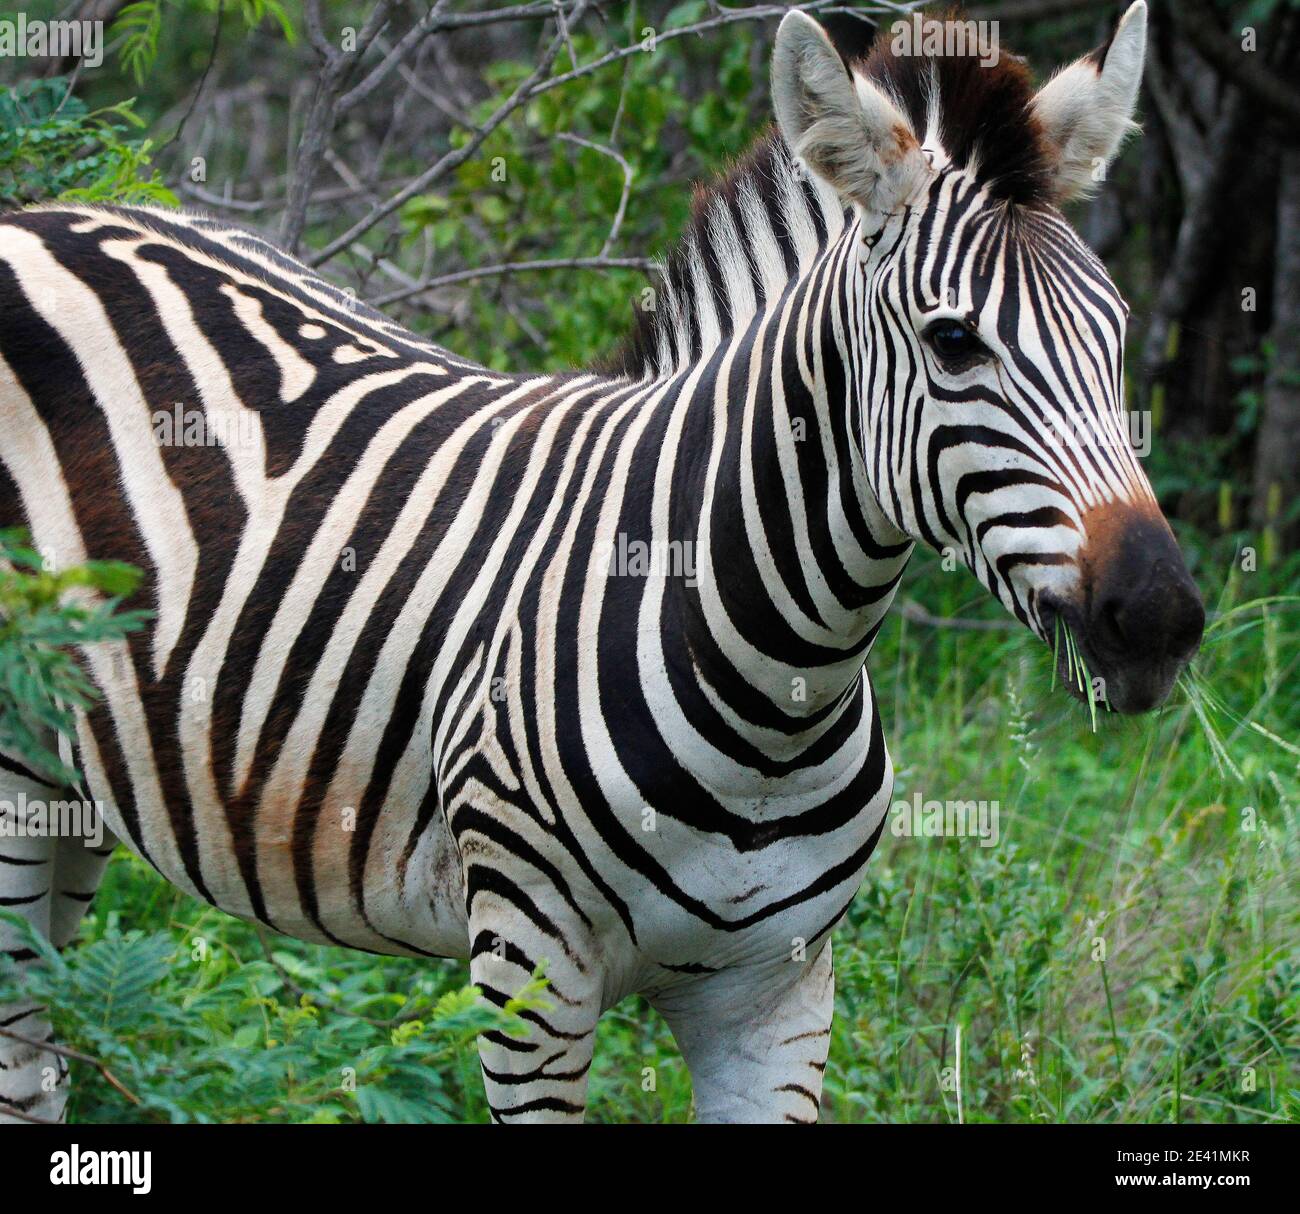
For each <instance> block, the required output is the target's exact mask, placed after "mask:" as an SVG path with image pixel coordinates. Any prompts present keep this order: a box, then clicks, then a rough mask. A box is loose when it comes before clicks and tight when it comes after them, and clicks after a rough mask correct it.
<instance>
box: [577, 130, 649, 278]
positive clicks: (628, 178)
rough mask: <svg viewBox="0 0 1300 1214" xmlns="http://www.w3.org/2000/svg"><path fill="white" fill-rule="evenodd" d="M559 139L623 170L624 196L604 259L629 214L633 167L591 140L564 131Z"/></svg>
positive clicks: (613, 224) (602, 255)
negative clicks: (628, 203)
mask: <svg viewBox="0 0 1300 1214" xmlns="http://www.w3.org/2000/svg"><path fill="white" fill-rule="evenodd" d="M559 138H560V139H562V140H563V141H564V142H565V143H576V144H577V145H578V146H579V147H583V148H590V149H591V150H592V151H593V152H599V153H600V154H601V155H602V156H608V157H610V159H611V160H614V161H617V163H618V164H619V166H620V167H621V168H622V170H623V196H622V197H621V198H620V199H619V200H618V210H617V211H616V212H615V214H614V222H613V223H612V224H610V227H609V235H608V236H606V237H605V243H604V244H603V245H601V246H600V256H601V257H604V256H605V255H606V254H608V252H609V251H610V249H611V248H612V247H613V245H614V241H616V240H617V239H618V233H619V229H620V228H622V226H623V216H624V215H626V214H627V200H628V198H629V196H630V195H631V193H632V177H633V172H632V166H631V165H630V164H628V162H627V159H626V158H625V157H624V156H622V155H621V154H620V153H618V152H616V151H615V150H614V149H613V148H607V147H605V146H603V145H602V144H599V143H593V142H592V141H591V140H590V139H584V138H583V137H582V136H581V135H573V134H570V133H569V132H568V131H562V132H561V133H560V135H559Z"/></svg>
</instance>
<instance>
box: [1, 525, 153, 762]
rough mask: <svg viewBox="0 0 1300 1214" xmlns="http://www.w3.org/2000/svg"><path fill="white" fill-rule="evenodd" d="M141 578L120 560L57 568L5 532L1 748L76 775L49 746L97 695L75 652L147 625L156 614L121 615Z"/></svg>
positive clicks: (19, 534)
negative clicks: (52, 735)
mask: <svg viewBox="0 0 1300 1214" xmlns="http://www.w3.org/2000/svg"><path fill="white" fill-rule="evenodd" d="M139 579H140V574H139V570H137V569H135V568H133V567H132V566H130V565H124V564H123V563H122V562H120V561H88V562H86V563H85V564H83V565H76V566H74V567H73V568H71V569H62V570H58V571H57V572H56V571H52V570H50V569H47V568H46V567H45V562H44V561H43V559H42V557H41V555H40V554H39V553H37V552H34V551H33V550H32V549H31V548H29V547H27V541H26V536H25V534H24V533H23V532H21V531H0V746H3V747H5V748H6V749H9V750H11V751H17V752H19V753H20V754H22V755H25V756H26V757H27V759H28V760H29V761H30V762H31V763H32V764H33V766H35V767H36V769H37V770H38V771H43V772H49V773H50V774H51V775H57V776H58V777H59V778H61V779H64V780H68V781H71V780H75V779H76V778H77V773H76V772H74V771H72V770H71V769H70V768H68V767H67V766H65V765H64V763H63V762H62V760H60V758H59V756H58V755H57V754H55V753H54V752H53V751H51V750H50V749H49V747H48V746H47V745H46V741H45V739H46V738H48V736H49V734H48V732H47V731H49V730H54V731H57V732H60V733H64V734H72V733H73V732H74V723H73V715H72V710H73V709H76V708H82V709H85V708H89V707H90V706H91V704H92V702H93V701H94V699H95V698H96V692H95V688H94V686H93V685H92V684H91V682H90V680H89V679H88V678H87V677H86V674H85V672H84V671H83V670H82V669H81V667H80V666H79V665H78V664H77V661H76V659H75V658H74V657H73V656H72V654H71V653H70V652H69V649H70V647H72V646H74V645H90V644H95V643H97V642H103V641H115V640H120V639H121V638H122V637H124V636H125V635H126V634H127V633H129V632H133V631H134V630H135V629H137V628H139V627H141V626H142V625H143V624H144V622H145V621H146V620H147V619H149V617H150V616H151V614H152V613H151V612H148V611H127V612H119V611H118V606H119V604H120V603H121V601H122V600H123V599H124V598H125V597H126V596H128V595H129V594H130V593H131V592H132V591H133V590H134V589H135V587H136V585H137V584H138V582H139ZM98 595H107V596H108V597H107V598H106V599H102V598H97V596H98Z"/></svg>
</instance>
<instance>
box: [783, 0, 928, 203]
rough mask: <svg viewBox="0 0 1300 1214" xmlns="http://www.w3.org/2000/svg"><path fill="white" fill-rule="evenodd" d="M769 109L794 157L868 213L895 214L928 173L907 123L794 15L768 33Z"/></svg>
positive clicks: (820, 33)
mask: <svg viewBox="0 0 1300 1214" xmlns="http://www.w3.org/2000/svg"><path fill="white" fill-rule="evenodd" d="M772 107H773V109H774V110H775V111H776V121H777V125H778V126H779V127H780V128H781V134H782V135H783V136H784V137H785V141H786V143H787V144H789V146H790V150H791V152H793V153H794V155H795V157H796V158H797V159H799V160H801V161H803V163H804V164H805V165H807V167H808V168H809V169H810V170H811V171H812V172H813V173H815V174H816V175H817V176H818V177H820V178H821V179H822V180H823V181H825V182H826V183H827V184H829V185H831V186H832V187H834V189H835V190H836V191H837V192H838V193H839V195H840V197H841V198H843V199H844V200H845V201H847V202H854V203H857V204H858V206H860V207H862V208H863V210H865V211H867V212H868V213H872V214H874V215H877V216H884V215H888V214H890V213H892V212H893V211H895V210H897V209H898V208H899V207H900V206H901V205H903V204H904V203H905V202H907V201H908V199H909V198H911V196H912V194H913V193H914V192H915V191H916V189H917V187H918V186H919V185H920V184H921V182H922V180H923V179H924V178H925V176H926V175H927V173H928V171H929V162H928V161H927V159H926V157H925V156H924V154H923V153H922V152H921V148H920V145H919V144H918V143H917V140H916V136H915V135H914V134H913V132H912V129H911V127H910V126H909V125H908V122H907V119H906V118H904V117H903V115H902V114H901V113H900V112H899V111H898V109H897V108H896V107H895V106H894V104H893V103H892V102H891V101H890V100H889V98H888V97H886V96H885V94H884V93H883V92H881V91H880V89H878V88H877V87H876V86H875V85H874V84H872V83H871V81H869V80H865V79H863V77H861V76H859V75H856V74H855V73H852V72H850V71H849V69H848V67H847V66H845V63H844V60H843V59H841V58H840V55H839V52H838V51H837V50H836V49H835V47H834V46H833V45H832V44H831V40H830V39H829V38H828V37H827V36H826V32H825V31H824V30H823V29H822V27H821V26H820V25H818V24H817V22H816V21H814V20H813V19H812V18H811V17H809V16H808V15H807V14H806V13H801V12H799V11H797V10H792V11H791V12H789V13H787V14H786V15H785V17H784V18H783V19H782V21H781V25H780V28H779V29H778V30H777V31H776V46H775V47H774V49H773V51H772Z"/></svg>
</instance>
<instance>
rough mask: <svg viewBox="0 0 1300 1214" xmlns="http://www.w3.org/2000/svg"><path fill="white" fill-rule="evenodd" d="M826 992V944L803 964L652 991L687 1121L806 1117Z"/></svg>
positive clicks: (822, 1056) (814, 1089)
mask: <svg viewBox="0 0 1300 1214" xmlns="http://www.w3.org/2000/svg"><path fill="white" fill-rule="evenodd" d="M834 995H835V977H834V972H833V968H832V965H831V946H830V941H829V939H828V940H827V941H826V943H825V944H823V945H822V948H821V951H820V952H819V953H818V954H817V955H816V956H815V957H814V958H812V960H810V961H807V962H799V961H794V960H791V961H782V962H777V963H775V964H772V965H766V966H763V967H761V969H760V968H757V967H756V968H755V969H753V970H746V969H743V968H736V969H727V970H723V971H721V972H719V973H716V974H709V975H706V976H704V977H702V978H698V979H695V980H694V981H692V982H690V983H688V984H686V985H684V986H681V987H674V988H673V989H671V990H670V991H666V992H662V993H660V994H658V995H656V996H655V997H654V998H653V999H652V1001H651V1002H652V1003H653V1005H654V1007H655V1008H656V1010H658V1011H659V1012H660V1014H661V1015H663V1017H664V1019H665V1020H667V1021H668V1027H669V1028H671V1029H672V1032H673V1037H674V1038H675V1039H676V1041H677V1044H678V1046H679V1047H680V1049H681V1051H682V1055H683V1057H684V1058H685V1059H686V1065H687V1067H688V1068H689V1069H690V1072H691V1086H692V1088H693V1090H694V1094H695V1116H696V1120H698V1121H713V1122H718V1121H729V1122H814V1121H816V1120H817V1116H818V1112H819V1110H820V1107H821V1091H822V1077H823V1074H824V1073H825V1070H826V1053H827V1050H828V1048H829V1046H830V1026H831V1016H832V1014H833V1011H834Z"/></svg>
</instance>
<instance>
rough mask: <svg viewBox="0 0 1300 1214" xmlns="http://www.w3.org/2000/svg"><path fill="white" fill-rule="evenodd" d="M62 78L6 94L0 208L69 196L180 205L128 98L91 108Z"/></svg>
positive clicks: (0, 109)
mask: <svg viewBox="0 0 1300 1214" xmlns="http://www.w3.org/2000/svg"><path fill="white" fill-rule="evenodd" d="M71 88H72V86H71V82H70V81H68V80H66V79H63V78H61V77H57V76H56V77H52V78H49V79H44V80H24V81H22V82H20V83H19V84H16V85H14V86H13V87H12V88H7V89H0V203H4V204H7V205H10V206H23V205H26V204H28V203H33V202H46V201H49V200H51V199H62V200H65V201H76V202H137V203H141V202H142V203H154V204H157V205H161V206H176V205H178V203H177V199H176V195H175V194H173V193H172V192H171V190H169V189H168V188H167V187H166V186H165V185H164V184H163V182H162V179H161V178H160V177H159V175H158V172H157V170H156V169H154V168H152V167H151V165H150V157H151V155H152V152H153V146H154V145H153V141H152V140H151V139H132V138H128V137H127V136H128V134H129V131H130V130H131V129H132V128H139V127H141V126H143V125H144V120H143V119H142V118H140V117H139V116H138V115H137V114H136V112H135V109H134V101H133V100H127V101H122V102H119V103H118V104H116V105H111V106H107V107H105V108H102V109H97V110H91V109H88V108H87V106H86V104H85V102H84V101H82V100H81V99H80V98H78V97H76V96H74V95H73V94H72V91H71Z"/></svg>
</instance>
